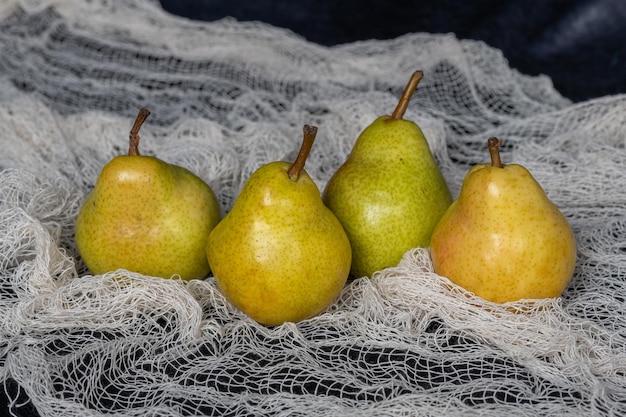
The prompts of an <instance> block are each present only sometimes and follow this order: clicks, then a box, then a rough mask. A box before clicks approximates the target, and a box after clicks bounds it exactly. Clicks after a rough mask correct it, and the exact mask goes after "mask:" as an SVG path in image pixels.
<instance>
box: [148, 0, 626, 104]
mask: <svg viewBox="0 0 626 417" xmlns="http://www.w3.org/2000/svg"><path fill="white" fill-rule="evenodd" d="M160 2H161V5H162V6H163V8H164V9H165V10H166V11H168V12H170V13H173V14H176V15H180V16H184V17H188V18H191V19H197V20H207V21H212V20H216V19H220V18H222V17H225V16H232V17H234V18H236V19H238V20H242V21H250V20H259V21H263V22H266V23H270V24H272V25H274V26H279V27H283V28H287V29H290V30H292V31H294V32H296V33H298V34H300V35H302V36H303V37H304V38H306V39H307V40H309V41H312V42H316V43H319V44H322V45H336V44H341V43H348V42H353V41H356V40H363V39H390V38H395V37H398V36H400V35H402V34H405V33H410V32H430V33H455V34H456V35H457V37H459V38H465V39H475V40H483V41H485V42H486V43H487V44H489V45H491V46H493V47H496V48H498V49H500V50H502V52H503V54H504V56H505V57H506V58H507V59H508V61H509V64H510V66H511V67H513V68H515V69H517V70H519V71H520V72H522V73H524V74H528V75H537V74H545V75H548V76H549V77H551V78H552V81H553V83H554V86H555V88H556V89H557V90H558V91H559V92H560V93H561V94H562V95H564V96H565V97H568V98H570V99H571V100H573V101H583V100H586V99H589V98H593V97H600V96H605V95H611V94H618V93H626V0H467V1H464V0H414V1H407V0H393V1H392V0H387V1H382V0H379V1H377V0H359V1H354V0H343V1H342V0H256V1H254V0H160Z"/></svg>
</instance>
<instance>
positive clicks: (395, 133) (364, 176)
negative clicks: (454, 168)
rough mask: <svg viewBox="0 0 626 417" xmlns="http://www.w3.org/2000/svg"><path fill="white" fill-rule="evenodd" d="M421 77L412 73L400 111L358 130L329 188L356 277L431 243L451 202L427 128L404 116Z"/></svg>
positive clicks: (326, 198)
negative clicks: (431, 149)
mask: <svg viewBox="0 0 626 417" xmlns="http://www.w3.org/2000/svg"><path fill="white" fill-rule="evenodd" d="M422 76H423V73H422V72H421V71H416V72H415V73H413V75H412V77H411V79H410V80H409V83H408V84H407V86H406V88H405V90H404V92H403V94H402V97H401V98H400V100H399V102H398V105H397V107H396V109H395V111H394V112H393V113H392V114H391V115H390V116H381V117H378V118H377V119H376V120H375V121H374V122H373V123H372V124H371V125H369V126H368V127H367V128H366V129H365V130H364V131H363V132H362V133H361V134H360V135H359V137H358V138H357V140H356V142H355V144H354V147H353V149H352V151H351V153H350V155H349V156H348V158H347V160H346V161H345V162H344V164H343V165H342V166H341V167H339V169H338V170H337V172H335V174H334V175H333V176H332V177H331V178H330V180H329V181H328V183H327V185H326V188H325V190H324V202H325V203H326V205H327V206H328V207H329V208H330V209H331V210H332V211H333V213H335V215H336V216H337V218H338V219H339V221H340V222H341V224H342V225H343V226H344V228H345V230H346V233H347V234H348V237H349V238H350V243H351V244H352V251H353V256H352V275H354V276H356V277H362V276H371V275H372V274H373V273H374V272H376V271H379V270H381V269H383V268H386V267H390V266H395V265H397V263H398V262H399V261H400V259H401V258H402V256H403V255H404V253H405V252H406V251H407V250H409V249H412V248H414V247H426V246H428V244H429V242H430V236H431V234H432V231H433V229H434V228H435V225H436V224H437V222H438V221H439V219H440V218H441V216H442V215H443V213H444V211H445V210H446V209H447V208H448V206H449V205H450V203H451V202H452V198H451V195H450V191H449V190H448V186H447V184H446V182H445V179H444V177H443V176H442V174H441V172H440V171H439V167H438V166H437V163H436V161H435V159H434V158H433V155H432V153H431V151H430V147H429V145H428V142H427V141H426V138H425V137H424V134H423V133H422V130H421V129H420V127H419V126H418V125H417V124H416V123H414V122H413V121H411V120H406V119H403V116H404V113H405V111H406V109H407V106H408V104H409V100H410V99H411V96H412V94H413V92H414V91H415V89H416V87H417V84H418V83H419V81H420V80H421V78H422Z"/></svg>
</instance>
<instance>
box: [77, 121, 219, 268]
mask: <svg viewBox="0 0 626 417" xmlns="http://www.w3.org/2000/svg"><path fill="white" fill-rule="evenodd" d="M149 114H150V113H149V111H148V110H146V109H141V111H140V112H139V115H138V116H137V120H136V121H135V124H134V125H133V128H132V129H131V133H130V146H129V151H128V155H120V156H117V157H115V158H113V159H112V160H111V161H110V162H109V163H108V164H106V165H105V166H104V168H103V169H102V171H101V172H100V175H99V176H98V180H97V182H96V184H95V186H94V189H93V190H92V192H91V193H90V194H89V195H88V196H87V198H86V199H85V202H84V203H83V205H82V206H81V209H80V211H79V214H78V218H77V220H76V244H77V247H78V250H79V252H80V254H81V256H82V258H83V260H84V262H85V264H86V265H87V267H88V268H89V270H90V271H91V272H92V273H94V274H102V273H105V272H108V271H113V270H116V269H119V268H123V269H127V270H129V271H133V272H138V273H141V274H144V275H150V276H155V277H162V278H171V277H172V276H173V275H179V276H180V277H181V278H182V279H185V280H190V279H195V278H198V279H199V278H204V277H206V276H207V275H208V273H209V264H208V262H207V259H206V254H205V247H206V242H207V236H208V234H209V233H210V231H211V230H212V229H213V227H215V225H216V224H217V222H218V221H219V219H220V207H219V203H218V201H217V198H216V197H215V194H214V193H213V191H212V190H211V188H210V187H209V186H208V185H207V184H206V183H205V182H204V181H202V180H201V179H200V178H199V177H197V176H196V175H194V174H193V173H191V172H190V171H188V170H187V169H185V168H182V167H179V166H176V165H170V164H168V163H166V162H164V161H162V160H160V159H158V158H155V157H152V156H143V155H139V151H138V144H139V135H138V132H139V128H140V127H141V124H142V123H143V122H144V121H145V119H146V118H147V117H148V115H149Z"/></svg>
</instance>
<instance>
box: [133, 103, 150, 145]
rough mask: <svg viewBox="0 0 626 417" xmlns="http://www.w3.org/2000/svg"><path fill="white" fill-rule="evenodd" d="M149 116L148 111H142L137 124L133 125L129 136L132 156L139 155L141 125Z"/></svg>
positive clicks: (136, 120) (136, 121)
mask: <svg viewBox="0 0 626 417" xmlns="http://www.w3.org/2000/svg"><path fill="white" fill-rule="evenodd" d="M148 116H150V111H149V110H148V109H144V108H142V109H140V110H139V114H138V115H137V118H136V119H135V123H133V127H132V128H131V129H130V135H128V155H130V156H134V155H139V139H141V138H140V137H139V129H141V125H142V124H143V122H145V121H146V119H147V118H148Z"/></svg>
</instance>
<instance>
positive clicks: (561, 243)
mask: <svg viewBox="0 0 626 417" xmlns="http://www.w3.org/2000/svg"><path fill="white" fill-rule="evenodd" d="M430 251H431V257H432V261H433V267H434V270H435V272H436V273H437V274H439V275H442V276H445V277H447V278H449V279H450V280H451V281H452V282H454V283H456V284H457V285H459V286H461V287H463V288H465V289H466V290H469V291H471V292H473V293H475V294H476V295H477V296H479V297H481V298H483V299H485V300H488V301H492V302H496V303H504V302H509V301H517V300H520V299H540V298H552V297H557V296H559V295H561V293H562V292H563V291H564V290H565V288H566V287H567V285H568V284H569V282H570V280H571V279H572V275H573V273H574V268H575V264H576V242H575V237H574V233H573V232H572V229H571V227H570V225H569V223H568V222H567V219H566V218H565V217H564V216H563V214H562V213H561V212H560V211H559V209H558V208H557V207H556V206H555V205H554V204H553V203H552V202H551V201H550V200H549V199H548V197H547V196H546V194H545V192H544V190H543V189H542V187H541V186H540V185H539V183H537V181H536V180H535V179H534V178H533V176H532V175H531V174H530V172H529V171H528V170H527V169H526V168H524V167H523V166H521V165H516V164H510V165H504V167H502V168H501V167H496V166H491V165H488V164H481V165H476V166H474V167H472V168H471V169H470V170H469V171H468V173H467V174H466V176H465V179H464V181H463V185H462V188H461V192H460V194H459V197H458V199H457V200H455V201H454V202H453V203H452V205H451V206H450V208H449V209H448V210H447V211H446V213H445V214H444V216H443V217H442V219H441V221H440V222H439V224H438V225H437V227H436V228H435V231H434V232H433V236H432V241H431V247H430Z"/></svg>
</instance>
